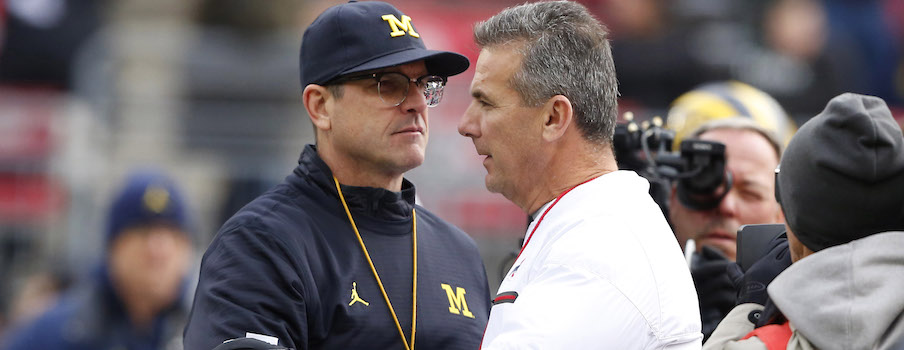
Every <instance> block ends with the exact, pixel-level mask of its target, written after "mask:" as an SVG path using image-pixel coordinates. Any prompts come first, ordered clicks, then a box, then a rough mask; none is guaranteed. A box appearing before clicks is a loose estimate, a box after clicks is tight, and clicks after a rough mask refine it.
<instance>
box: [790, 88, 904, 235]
mask: <svg viewBox="0 0 904 350" xmlns="http://www.w3.org/2000/svg"><path fill="white" fill-rule="evenodd" d="M775 187H776V199H777V200H778V201H779V202H780V203H781V206H782V210H783V211H784V213H785V220H786V221H787V223H788V226H789V227H790V228H791V230H792V231H793V232H794V235H795V236H796V237H797V238H798V240H800V242H801V243H803V244H804V245H805V246H807V248H810V249H811V250H813V251H814V252H816V251H820V250H822V249H825V248H829V247H832V246H835V245H839V244H845V243H848V242H850V241H853V240H856V239H860V238H863V237H866V236H869V235H871V234H874V233H880V232H885V231H892V230H904V136H902V133H901V128H900V127H899V126H898V124H897V123H896V122H895V120H894V118H892V116H891V112H890V111H889V110H888V106H886V105H885V101H883V100H882V99H880V98H878V97H872V96H864V95H858V94H852V93H845V94H842V95H840V96H837V97H835V98H833V99H832V100H831V101H829V104H828V105H827V106H826V108H825V110H823V111H822V113H820V114H818V115H817V116H815V117H813V118H812V119H810V120H809V121H807V122H806V123H805V124H804V125H803V126H802V127H801V128H800V130H798V131H797V133H796V134H795V135H794V137H793V138H792V139H791V142H790V143H789V144H788V148H787V149H786V150H785V153H784V154H783V155H782V160H781V164H780V167H779V172H778V175H777V177H776V184H775Z"/></svg>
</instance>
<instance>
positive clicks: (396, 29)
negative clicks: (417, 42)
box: [382, 15, 421, 38]
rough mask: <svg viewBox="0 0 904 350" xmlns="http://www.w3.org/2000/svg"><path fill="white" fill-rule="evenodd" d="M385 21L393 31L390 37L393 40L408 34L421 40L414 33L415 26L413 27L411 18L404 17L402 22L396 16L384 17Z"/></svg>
mask: <svg viewBox="0 0 904 350" xmlns="http://www.w3.org/2000/svg"><path fill="white" fill-rule="evenodd" d="M382 18H383V20H384V21H386V22H388V23H389V28H390V29H392V31H391V32H389V35H390V36H392V37H393V38H395V37H397V36H402V35H405V33H406V32H407V33H408V35H411V36H413V37H415V38H420V37H421V36H420V35H419V34H418V33H417V32H415V31H414V26H412V25H411V17H408V16H405V15H402V20H401V21H400V20H399V19H398V18H396V16H395V15H383V17H382Z"/></svg>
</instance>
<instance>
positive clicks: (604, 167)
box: [515, 146, 618, 215]
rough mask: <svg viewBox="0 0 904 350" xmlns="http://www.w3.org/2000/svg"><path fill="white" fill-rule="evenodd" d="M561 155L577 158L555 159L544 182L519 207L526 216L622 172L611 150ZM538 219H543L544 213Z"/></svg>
mask: <svg viewBox="0 0 904 350" xmlns="http://www.w3.org/2000/svg"><path fill="white" fill-rule="evenodd" d="M560 154H568V155H573V156H565V157H562V156H556V157H553V158H552V161H551V162H550V163H549V165H548V166H547V167H546V170H547V171H546V172H544V173H543V180H542V181H541V182H540V183H538V184H537V186H535V187H533V189H532V191H531V193H530V194H528V196H526V198H525V200H524V201H523V202H522V203H517V202H516V203H515V204H518V205H519V206H520V207H521V209H522V210H524V212H525V213H528V214H530V213H534V212H536V211H537V210H539V209H540V208H541V207H542V206H543V205H544V204H546V203H549V202H550V201H552V200H554V199H555V198H556V197H558V196H559V195H560V194H562V193H563V192H565V191H568V190H569V189H571V188H574V187H575V186H578V185H580V184H582V183H584V182H587V181H590V180H592V179H595V178H597V177H600V176H602V175H605V174H608V173H611V172H613V171H616V170H618V164H617V163H616V162H615V157H614V155H613V154H612V151H611V149H610V148H608V146H606V147H600V148H599V149H589V150H588V149H581V151H580V152H564V153H560ZM538 215H542V213H539V214H538Z"/></svg>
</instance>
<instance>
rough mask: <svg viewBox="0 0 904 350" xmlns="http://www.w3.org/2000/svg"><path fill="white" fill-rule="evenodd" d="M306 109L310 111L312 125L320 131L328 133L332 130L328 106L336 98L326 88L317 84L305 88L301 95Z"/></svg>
mask: <svg viewBox="0 0 904 350" xmlns="http://www.w3.org/2000/svg"><path fill="white" fill-rule="evenodd" d="M301 95H302V101H303V103H304V109H305V110H307V111H308V116H309V117H310V118H311V123H313V124H314V127H316V128H317V129H318V130H321V131H327V130H330V128H332V122H331V120H330V113H329V110H330V109H329V108H327V104H328V103H330V102H332V101H331V99H334V98H335V96H333V94H331V93H330V91H329V90H328V89H327V88H326V87H325V86H320V85H317V84H309V85H308V86H305V88H304V92H302V93H301Z"/></svg>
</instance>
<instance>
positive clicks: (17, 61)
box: [0, 0, 100, 89]
mask: <svg viewBox="0 0 904 350" xmlns="http://www.w3.org/2000/svg"><path fill="white" fill-rule="evenodd" d="M98 1H99V0H4V1H2V2H0V7H4V9H3V10H0V13H2V12H5V17H6V18H5V19H4V20H3V22H0V25H3V26H5V28H3V29H2V30H0V32H2V33H3V34H4V36H0V40H2V43H0V83H2V84H11V85H20V86H40V87H48V88H54V89H69V88H70V87H71V84H72V74H73V71H72V68H73V62H74V60H75V57H76V55H77V53H78V51H79V49H80V48H81V46H82V44H83V43H85V41H86V40H87V39H88V38H89V37H90V36H91V34H93V33H94V32H95V30H96V29H97V28H98V27H99V26H100V13H99V4H98Z"/></svg>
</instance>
